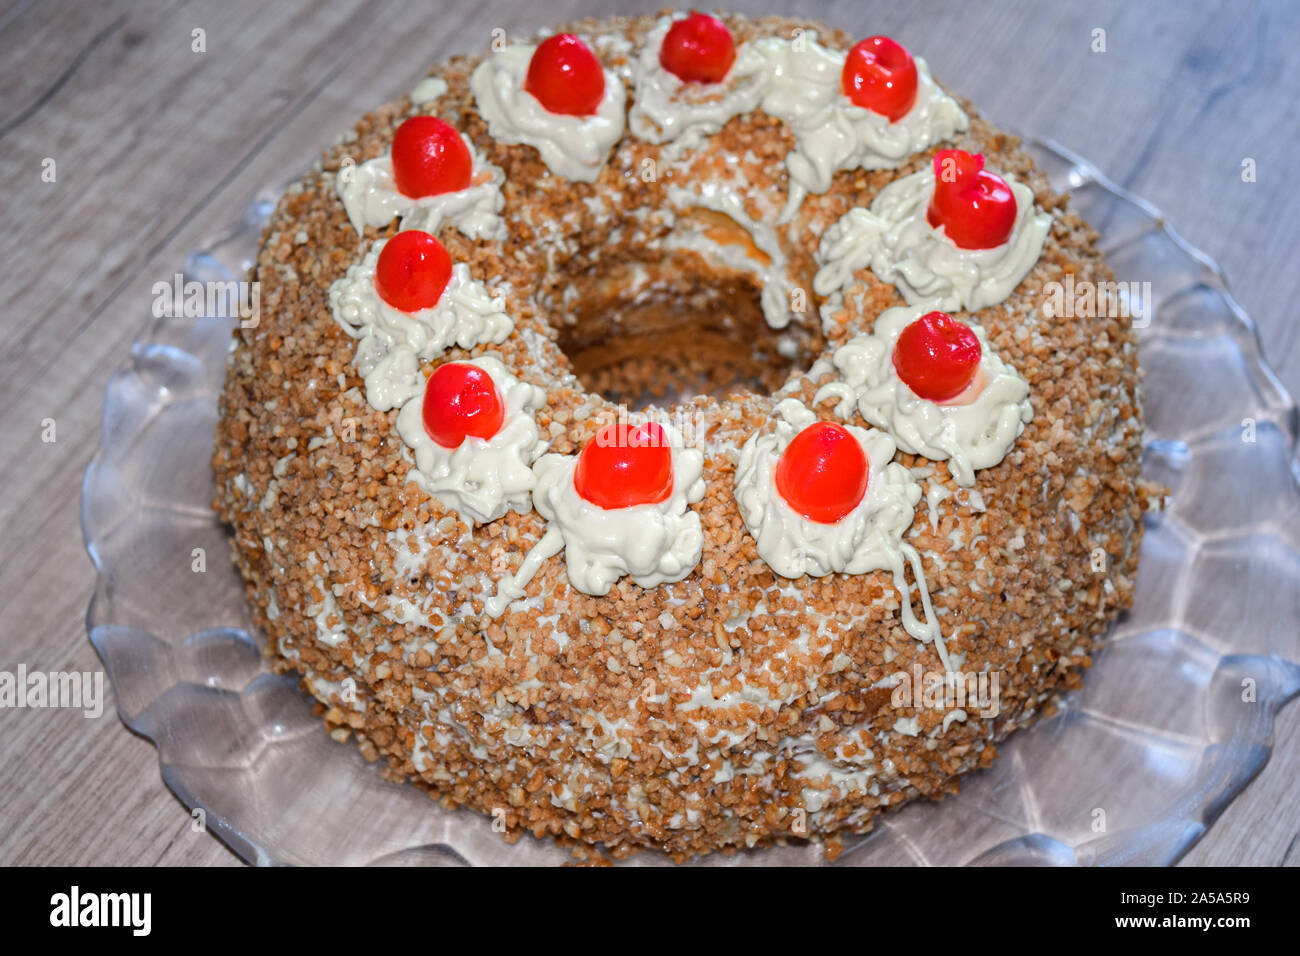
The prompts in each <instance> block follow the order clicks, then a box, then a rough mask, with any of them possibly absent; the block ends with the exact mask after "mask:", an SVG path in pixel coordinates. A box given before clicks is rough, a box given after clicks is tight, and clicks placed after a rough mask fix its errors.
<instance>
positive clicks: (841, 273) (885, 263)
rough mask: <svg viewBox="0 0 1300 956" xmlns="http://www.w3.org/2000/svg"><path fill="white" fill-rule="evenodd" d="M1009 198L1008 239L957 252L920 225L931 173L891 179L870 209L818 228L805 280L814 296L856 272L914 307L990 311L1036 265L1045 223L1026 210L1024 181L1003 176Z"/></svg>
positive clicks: (1028, 196) (1029, 205) (1030, 203)
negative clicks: (1012, 207)
mask: <svg viewBox="0 0 1300 956" xmlns="http://www.w3.org/2000/svg"><path fill="white" fill-rule="evenodd" d="M1003 178H1004V179H1005V180H1006V181H1007V184H1008V185H1009V186H1010V187H1011V191H1012V193H1013V194H1014V195H1015V198H1016V223H1015V226H1014V227H1013V229H1012V232H1011V236H1010V237H1009V238H1008V239H1007V241H1006V242H1004V243H1003V244H1002V245H1000V246H995V247H993V248H992V249H962V248H959V247H958V246H957V245H956V244H955V243H954V242H953V241H952V240H951V239H949V238H948V237H947V236H946V235H944V232H943V229H942V227H941V228H939V229H935V228H934V227H933V226H931V225H930V223H929V221H928V220H927V219H926V210H927V209H928V208H929V205H930V198H931V196H932V195H933V194H934V170H933V169H926V170H922V171H921V172H918V173H913V174H912V175H910V176H904V177H903V178H902V179H899V180H896V181H894V182H892V183H890V184H889V185H888V186H886V187H885V188H884V189H882V190H881V191H880V193H879V194H878V195H877V196H876V198H875V199H874V200H873V201H872V203H871V208H870V209H863V208H861V207H858V208H855V209H850V210H849V211H848V212H846V213H845V214H844V215H843V216H841V217H840V218H839V220H837V221H836V222H834V223H832V224H831V226H830V227H829V228H828V229H827V230H826V232H825V234H824V235H823V236H822V241H821V245H820V247H819V248H818V251H817V262H818V265H819V266H820V267H821V268H820V269H819V270H818V271H817V275H816V276H815V277H814V279H813V290H814V291H815V292H817V294H818V295H830V294H831V293H833V292H835V291H837V290H839V289H842V288H843V287H844V285H845V284H846V283H847V282H848V281H849V279H850V277H851V276H852V275H853V273H854V272H856V271H857V270H859V269H862V268H866V267H870V269H871V271H872V273H874V274H875V277H876V278H877V279H879V280H880V281H882V282H890V283H893V284H894V285H896V286H897V287H898V290H899V291H900V292H901V293H902V294H903V298H904V299H906V300H907V301H908V302H909V303H912V304H915V303H917V302H921V301H928V300H935V301H936V304H935V305H934V306H933V307H934V308H940V309H944V310H946V311H954V310H957V309H963V310H965V311H968V312H974V311H977V310H978V309H983V308H986V307H988V306H990V305H997V304H998V303H999V302H1002V301H1003V300H1004V299H1006V297H1007V296H1009V295H1010V294H1011V293H1012V292H1014V291H1015V289H1016V286H1018V285H1019V284H1020V280H1022V279H1023V278H1024V277H1025V276H1026V275H1028V274H1029V271H1030V270H1031V269H1033V267H1034V265H1035V263H1037V262H1038V258H1039V256H1041V255H1042V252H1043V244H1044V243H1045V242H1046V241H1047V233H1048V230H1049V229H1050V228H1051V224H1052V217H1051V216H1049V215H1048V214H1047V213H1045V212H1043V211H1042V210H1040V209H1038V208H1037V207H1036V206H1035V205H1034V194H1033V192H1032V191H1031V190H1030V189H1029V187H1028V186H1026V185H1025V184H1024V183H1021V182H1019V181H1017V180H1016V179H1014V178H1012V177H1011V176H1003Z"/></svg>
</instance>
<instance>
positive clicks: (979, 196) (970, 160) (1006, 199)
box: [926, 149, 1016, 249]
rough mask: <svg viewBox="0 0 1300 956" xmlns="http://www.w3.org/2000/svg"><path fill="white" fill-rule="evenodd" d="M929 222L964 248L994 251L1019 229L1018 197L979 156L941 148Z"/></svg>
mask: <svg viewBox="0 0 1300 956" xmlns="http://www.w3.org/2000/svg"><path fill="white" fill-rule="evenodd" d="M926 219H927V220H928V221H929V223H930V225H931V226H933V227H934V228H935V229H938V228H939V227H941V226H942V227H943V231H944V234H945V235H946V236H947V237H948V238H949V239H951V240H952V241H953V242H954V243H955V244H956V245H957V246H958V247H960V248H962V249H992V248H993V247H995V246H1000V245H1002V244H1003V243H1004V242H1006V241H1007V239H1009V238H1010V237H1011V231H1012V230H1013V229H1014V228H1015V227H1016V197H1015V194H1014V193H1012V192H1011V187H1010V186H1009V185H1007V181H1006V180H1005V179H1003V178H1002V177H1001V176H998V175H996V174H995V173H991V172H989V171H988V170H987V169H985V168H984V157H983V156H981V155H980V154H979V153H967V152H964V151H962V150H960V149H941V150H939V152H937V153H935V154H934V196H933V197H932V198H931V199H930V207H929V209H927V210H926Z"/></svg>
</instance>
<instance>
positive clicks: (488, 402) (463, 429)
mask: <svg viewBox="0 0 1300 956" xmlns="http://www.w3.org/2000/svg"><path fill="white" fill-rule="evenodd" d="M423 412H424V430H425V431H426V432H427V433H428V435H429V437H430V438H432V439H433V440H434V441H435V442H437V443H438V444H439V445H441V446H442V447H443V448H459V447H460V446H461V443H462V442H463V441H465V438H466V437H467V436H469V435H473V436H474V437H475V438H482V439H483V440H484V441H486V440H487V439H489V438H491V437H492V436H493V435H495V434H496V433H497V432H499V431H500V430H501V423H502V422H503V421H504V420H505V406H504V405H503V404H502V402H501V395H500V393H498V392H497V387H496V385H495V383H493V381H492V376H491V375H489V374H488V373H487V372H485V371H483V369H481V368H479V367H478V366H477V365H468V364H466V363H464V362H447V363H445V364H443V365H439V366H438V367H437V368H436V369H434V371H433V374H432V375H430V376H429V381H428V383H427V384H426V385H425V387H424V405H423Z"/></svg>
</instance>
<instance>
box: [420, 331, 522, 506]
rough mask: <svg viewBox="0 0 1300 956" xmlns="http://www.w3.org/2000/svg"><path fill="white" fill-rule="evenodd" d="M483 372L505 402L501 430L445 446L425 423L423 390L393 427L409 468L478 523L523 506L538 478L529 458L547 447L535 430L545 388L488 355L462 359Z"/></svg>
mask: <svg viewBox="0 0 1300 956" xmlns="http://www.w3.org/2000/svg"><path fill="white" fill-rule="evenodd" d="M461 364H464V365H475V366H477V367H479V368H481V369H482V370H483V371H485V372H487V373H488V375H489V376H490V377H491V379H492V384H493V385H495V386H496V389H497V394H498V395H500V396H501V402H502V404H503V405H504V406H505V417H504V420H503V421H502V423H501V428H500V430H499V431H498V432H497V433H496V434H495V435H493V436H492V437H491V438H478V437H476V436H474V435H467V436H466V437H465V440H464V441H462V442H461V443H460V445H459V446H458V447H456V448H444V447H443V446H442V445H439V444H438V443H437V442H436V441H434V440H433V439H432V438H430V437H429V434H428V432H426V431H425V429H424V408H423V406H424V392H423V390H421V391H420V394H418V395H415V396H413V397H412V398H410V399H409V400H408V401H407V402H406V404H404V405H403V406H402V410H401V411H400V412H398V413H397V433H398V434H399V435H401V436H402V441H404V442H405V443H406V445H407V447H409V448H410V449H411V452H412V454H413V455H414V456H415V467H414V468H412V469H411V471H410V472H409V473H408V474H407V480H408V481H414V482H415V483H416V484H418V485H419V486H420V487H421V488H423V489H424V490H425V491H427V492H428V493H429V494H430V495H432V496H433V497H435V498H437V499H438V500H439V501H440V502H442V503H443V504H444V505H446V506H447V507H448V508H452V509H454V510H455V511H457V512H458V513H460V514H461V515H462V516H463V517H465V518H466V519H468V520H469V521H472V522H474V523H476V524H486V523H487V522H489V521H495V520H496V519H497V518H500V517H501V516H502V515H504V514H505V513H506V512H507V511H518V512H521V513H523V512H527V511H529V510H530V509H531V507H532V505H531V501H530V495H531V492H532V490H533V487H534V485H535V484H536V478H535V476H534V475H533V470H532V464H533V462H534V461H536V460H537V457H538V456H539V455H541V454H542V452H544V451H545V450H546V442H544V441H542V440H541V439H540V437H539V435H538V430H537V421H536V418H535V417H534V416H535V414H536V412H537V409H539V408H541V407H542V406H543V405H545V404H546V392H545V391H544V390H542V389H541V388H538V387H537V386H536V385H529V384H528V383H527V382H521V381H520V380H519V379H517V378H515V376H514V375H512V374H511V373H510V371H509V370H508V369H507V368H506V367H505V365H503V364H502V363H501V361H500V360H499V359H496V358H493V357H492V356H490V355H484V356H480V357H479V358H475V359H468V360H466V361H464V362H463V363H461Z"/></svg>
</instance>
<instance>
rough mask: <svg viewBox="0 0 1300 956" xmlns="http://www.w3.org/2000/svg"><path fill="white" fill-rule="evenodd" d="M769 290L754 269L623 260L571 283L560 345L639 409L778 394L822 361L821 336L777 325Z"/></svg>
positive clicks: (615, 395) (617, 400) (590, 380)
mask: <svg viewBox="0 0 1300 956" xmlns="http://www.w3.org/2000/svg"><path fill="white" fill-rule="evenodd" d="M761 291H762V290H761V288H760V287H759V285H758V282H757V280H756V279H755V278H753V277H751V276H749V275H747V274H745V273H729V274H717V275H711V276H706V275H703V274H692V273H691V271H690V270H689V269H686V270H684V269H682V268H681V266H680V263H678V264H676V265H675V266H668V265H665V264H663V263H623V264H620V265H618V266H616V267H615V268H613V269H605V270H602V271H601V272H600V274H599V275H587V276H582V277H580V278H579V279H578V280H577V281H575V282H573V283H572V284H571V285H570V287H569V289H568V291H567V293H566V295H565V297H564V298H565V302H566V307H565V309H564V310H563V312H564V314H563V315H562V316H561V317H560V321H558V322H557V323H556V324H557V326H558V328H559V344H560V348H561V349H562V350H563V351H564V353H565V355H567V356H568V358H569V361H570V362H571V364H572V366H573V371H574V374H576V375H577V376H578V379H579V380H580V381H581V382H582V384H583V386H584V387H585V388H586V389H588V390H589V391H591V392H594V393H596V394H598V395H600V396H602V397H604V398H605V399H606V400H608V401H610V402H613V403H614V404H616V405H624V406H626V407H627V408H629V409H630V410H633V411H636V410H638V409H641V408H645V407H646V406H648V405H658V406H660V407H664V408H670V407H671V406H672V405H674V404H676V403H677V402H682V401H688V400H690V399H692V398H694V397H696V396H697V395H709V396H713V397H715V398H725V397H727V396H728V395H730V394H732V393H733V392H735V391H736V390H737V389H748V390H751V391H755V392H760V393H763V394H770V393H772V392H774V391H776V390H777V389H778V388H780V387H781V386H782V385H783V384H785V382H786V380H787V379H788V378H789V377H790V375H791V374H792V373H793V372H795V371H798V370H802V369H806V368H807V367H808V366H809V365H810V364H811V363H812V359H813V357H814V355H816V353H817V351H818V350H819V349H820V346H821V337H820V335H819V334H818V333H817V332H815V331H812V330H810V329H809V328H806V327H804V326H803V325H801V324H799V323H798V322H792V323H791V324H790V325H789V326H788V327H786V328H785V329H774V328H772V327H771V326H770V325H768V323H767V320H766V319H765V318H764V316H763V309H762V305H761V301H760V296H761Z"/></svg>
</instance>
